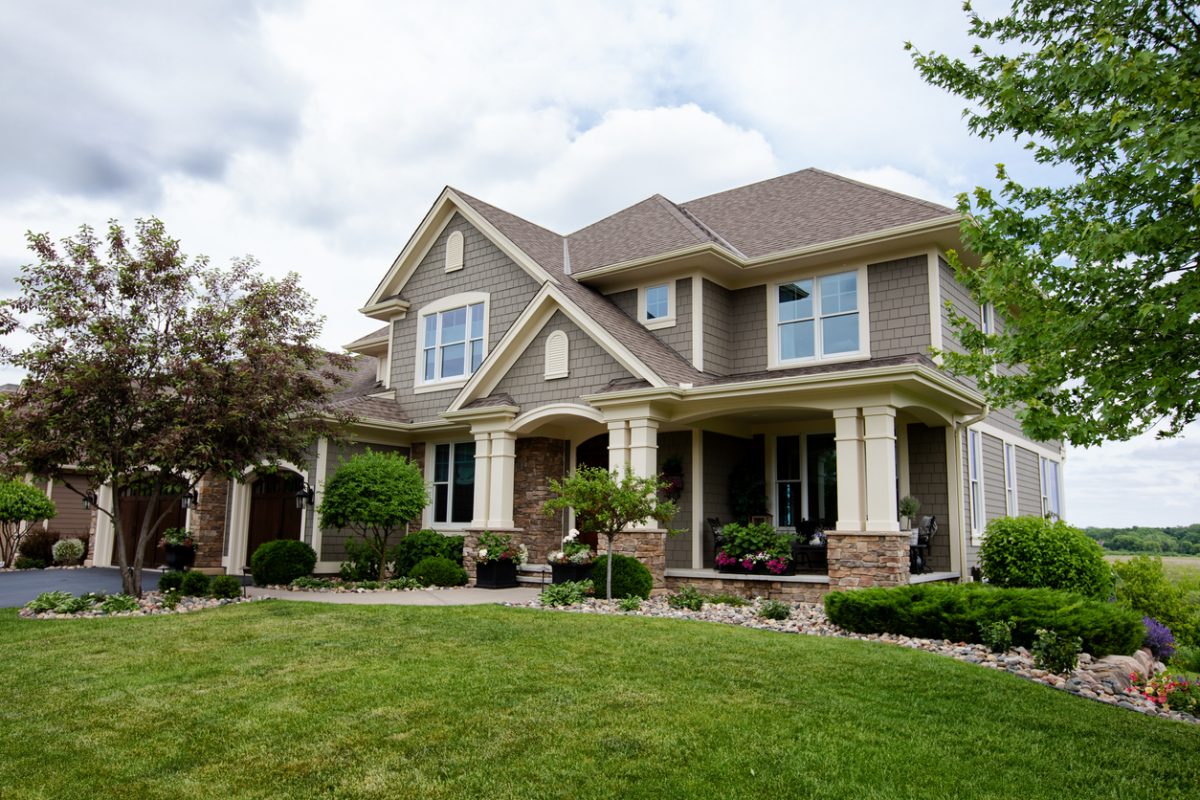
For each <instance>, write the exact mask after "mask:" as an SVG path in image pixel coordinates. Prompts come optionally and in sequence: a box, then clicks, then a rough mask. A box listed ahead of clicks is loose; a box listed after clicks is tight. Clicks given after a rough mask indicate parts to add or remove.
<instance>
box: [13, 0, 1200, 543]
mask: <svg viewBox="0 0 1200 800" xmlns="http://www.w3.org/2000/svg"><path fill="white" fill-rule="evenodd" d="M975 5H976V7H977V8H979V9H981V10H983V11H985V13H986V11H987V9H988V7H989V6H988V4H987V3H984V4H982V5H981V4H979V3H976V4H975ZM993 7H994V6H993ZM966 29H967V22H966V17H965V15H964V14H963V12H962V10H961V4H960V3H959V2H957V1H956V0H945V2H939V3H935V2H929V1H928V0H924V1H921V0H917V1H915V2H854V1H847V2H839V3H820V4H818V3H796V2H781V3H773V2H755V1H754V0H744V1H743V2H739V3H737V4H733V3H728V2H653V1H650V0H643V1H641V2H628V3H626V2H617V1H616V0H614V1H613V2H603V3H600V2H578V1H575V2H570V3H563V2H556V3H551V2H544V3H533V2H519V1H517V0H509V2H505V3H494V2H484V3H475V2H455V3H439V4H434V3H420V4H418V3H395V2H393V3H384V2H375V3H366V2H345V1H339V2H272V1H266V2H245V1H244V0H205V1H204V2H196V1H192V0H178V1H177V2H172V3H159V2H150V1H149V0H147V1H146V2H123V1H121V0H115V1H114V0H109V1H108V2H105V3H91V2H83V0H79V2H62V1H61V0H41V2H38V3H23V2H19V1H18V0H0V54H3V63H4V65H5V66H4V69H3V70H2V71H0V100H2V102H0V296H10V295H11V294H12V293H13V292H14V291H15V285H14V283H13V278H14V276H15V275H17V274H18V273H19V271H20V267H21V265H23V264H25V263H28V262H29V261H30V255H29V253H28V251H27V250H26V243H25V233H26V232H27V231H35V232H48V233H50V234H51V235H52V236H53V237H54V238H56V239H58V238H62V237H65V236H67V235H70V234H73V233H75V232H76V230H77V229H78V227H79V226H80V225H82V224H85V223H86V224H89V225H92V226H94V227H97V228H101V229H102V228H103V227H104V226H105V225H106V224H107V222H108V220H110V219H117V220H120V221H121V222H123V223H126V224H132V222H133V220H135V219H137V218H139V217H146V216H150V215H153V216H157V217H159V218H160V219H162V220H163V221H164V222H165V224H166V226H167V230H168V231H169V232H170V233H171V235H173V236H175V237H177V238H179V239H180V240H181V241H182V242H183V245H184V249H185V250H186V251H187V252H188V253H190V254H201V253H203V254H205V255H207V256H209V257H210V258H211V259H212V261H213V263H216V264H228V262H229V261H230V260H231V259H233V258H235V257H238V256H243V255H247V254H251V255H253V256H255V257H256V258H257V259H258V260H259V262H260V263H261V267H262V269H263V270H264V271H265V272H268V273H271V274H275V275H282V274H284V273H286V272H288V271H296V272H298V273H300V275H301V276H302V277H303V282H304V285H305V286H306V288H307V289H308V291H309V292H310V293H312V294H313V295H314V296H315V297H316V298H317V307H318V310H319V312H320V313H321V314H322V315H324V316H325V318H326V326H325V335H324V337H323V343H324V344H325V345H326V346H327V347H330V348H336V347H338V346H340V345H342V344H345V343H347V342H349V341H352V340H353V339H355V338H357V337H359V336H361V335H363V334H365V333H367V332H369V331H371V330H373V329H374V328H375V327H377V324H376V323H374V322H373V321H372V320H369V319H367V318H365V317H363V316H361V315H359V314H358V313H357V312H356V311H355V309H357V308H359V307H361V306H362V305H363V304H364V303H365V301H366V299H367V297H368V295H369V294H370V292H371V290H372V289H373V288H374V287H375V285H376V283H377V282H378V281H379V279H380V278H381V277H382V276H383V274H384V273H385V272H386V270H387V268H388V267H389V266H390V264H391V262H392V260H393V259H394V258H395V256H396V254H397V253H398V252H399V251H400V250H401V249H402V248H403V246H404V244H405V242H406V241H407V240H408V237H409V236H410V235H411V233H412V232H413V230H414V229H415V228H416V226H417V225H418V224H419V223H420V220H421V218H422V217H423V216H424V214H425V212H426V211H427V210H428V209H429V207H430V205H431V204H432V202H433V201H434V200H435V199H436V197H437V195H438V193H439V192H440V191H441V189H442V187H443V186H445V185H447V184H448V185H451V186H455V187H458V188H460V189H462V190H464V191H466V192H467V193H469V194H471V195H474V196H476V197H479V198H481V199H483V200H486V201H488V202H490V203H492V204H494V205H497V206H500V207H502V208H505V209H507V210H509V211H512V212H513V213H516V214H519V215H521V216H523V217H526V218H528V219H531V220H533V221H535V222H537V223H539V224H541V225H543V226H545V227H548V228H550V229H552V230H555V231H558V232H560V233H568V232H570V231H573V230H575V229H577V228H580V227H582V226H584V225H586V224H588V223H590V222H593V221H595V220H597V219H600V218H602V217H604V216H606V215H608V214H611V213H613V212H615V211H617V210H619V209H621V208H623V207H625V206H628V205H630V204H632V203H635V202H637V201H639V200H642V199H644V198H646V197H648V196H650V195H652V194H655V193H660V194H663V195H665V196H666V197H668V198H671V199H673V200H676V201H680V202H682V201H684V200H688V199H691V198H693V197H699V196H702V195H705V194H709V193H712V192H717V191H721V190H724V189H728V188H732V187H734V186H739V185H742V184H746V183H750V182H753V181H757V180H762V179H765V178H770V177H774V176H776V175H781V174H784V173H787V172H792V171H794V170H798V169H803V168H806V167H820V168H822V169H826V170H830V171H833V172H837V173H840V174H842V175H846V176H849V177H853V178H857V179H859V180H863V181H867V182H869V183H874V184H876V185H879V186H884V187H886V188H890V189H894V190H896V191H901V192H906V193H909V194H913V195H916V196H919V197H922V198H925V199H928V200H933V201H936V202H941V203H944V204H947V205H953V203H954V198H955V196H956V195H957V194H958V193H959V192H964V191H969V190H970V189H971V188H973V187H974V186H976V185H992V183H993V178H994V173H995V164H996V163H998V162H1003V163H1005V164H1007V165H1008V166H1009V169H1010V170H1011V171H1012V172H1013V173H1014V174H1015V175H1016V177H1018V178H1019V179H1023V180H1037V179H1048V180H1054V179H1056V176H1054V175H1053V174H1048V173H1047V172H1046V170H1045V169H1044V168H1042V167H1039V166H1038V165H1035V164H1033V163H1032V162H1031V160H1030V159H1029V157H1028V155H1027V153H1025V151H1023V150H1021V149H1020V148H1019V147H1017V146H1015V145H1014V144H1013V143H1012V142H1010V141H1003V140H997V141H990V142H989V141H984V140H980V139H977V138H974V137H972V136H971V135H970V134H969V133H968V132H967V130H966V127H965V125H964V124H963V121H962V117H961V112H962V109H963V105H964V104H963V102H962V101H961V100H960V99H959V98H956V97H953V96H950V95H948V94H946V93H944V92H943V91H941V90H939V89H936V88H934V87H931V86H928V85H926V84H925V83H923V82H922V81H921V80H920V78H919V77H918V76H917V74H916V71H915V70H914V69H913V68H912V65H911V60H910V56H909V54H908V53H906V52H905V51H904V47H903V45H904V42H905V41H906V40H911V41H912V42H913V43H914V44H915V45H916V46H917V47H918V48H920V49H923V50H938V51H941V52H946V53H949V54H952V55H965V54H966V53H967V51H968V50H969V47H970V42H969V40H968V38H967V35H966ZM1057 177H1061V176H1057ZM10 344H13V345H18V346H19V344H20V341H19V339H17V338H14V339H13V340H12V341H11V342H10ZM4 369H5V368H3V367H0V382H4V381H11V380H16V379H19V374H17V373H14V372H12V371H8V372H5V371H3V370H4ZM1198 432H1200V427H1197V426H1192V427H1189V428H1188V429H1187V431H1186V435H1185V436H1184V437H1183V438H1182V439H1176V440H1172V441H1167V442H1162V441H1156V440H1154V439H1153V437H1152V436H1150V435H1147V436H1145V437H1141V438H1139V439H1135V440H1133V441H1130V442H1124V443H1116V444H1109V445H1105V446H1103V447H1101V448H1094V449H1091V450H1086V451H1085V450H1071V451H1070V452H1069V454H1068V457H1067V461H1066V467H1065V485H1066V516H1067V517H1068V519H1069V520H1070V521H1072V522H1074V523H1076V524H1080V525H1096V526H1125V525H1134V524H1145V525H1179V524H1189V523H1192V522H1198V521H1200V475H1198V474H1197V471H1196V470H1195V466H1194V465H1195V464H1196V463H1197V457H1198V456H1200V448H1198V447H1197V442H1198V441H1200V436H1197V433H1198Z"/></svg>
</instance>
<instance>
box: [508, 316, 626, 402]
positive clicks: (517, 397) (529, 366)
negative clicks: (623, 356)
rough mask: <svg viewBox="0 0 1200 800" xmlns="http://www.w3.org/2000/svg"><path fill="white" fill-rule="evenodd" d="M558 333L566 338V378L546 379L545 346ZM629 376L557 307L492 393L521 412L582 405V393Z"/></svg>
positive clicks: (592, 391)
mask: <svg viewBox="0 0 1200 800" xmlns="http://www.w3.org/2000/svg"><path fill="white" fill-rule="evenodd" d="M560 332H561V333H562V334H565V335H566V339H567V353H568V358H567V377H565V378H555V379H553V380H547V379H546V377H545V376H546V345H547V343H548V341H549V340H550V338H551V336H552V335H553V334H556V333H560ZM632 377H633V376H632V375H631V374H630V373H629V371H628V370H626V369H625V368H624V367H622V366H621V365H620V364H619V363H618V362H617V360H616V359H615V358H613V357H612V356H611V355H609V353H608V351H607V350H605V349H604V348H603V347H602V346H601V345H600V344H599V343H598V342H596V340H595V339H593V338H592V337H591V336H589V335H588V334H587V333H585V332H584V331H583V330H581V329H580V328H579V326H577V325H575V323H573V322H571V320H569V319H568V318H567V316H566V315H565V314H563V312H562V311H561V310H556V311H555V312H554V313H553V314H552V315H551V316H550V319H548V320H547V321H546V324H545V325H543V326H542V329H541V330H540V331H538V333H537V335H536V336H534V337H533V339H532V340H531V341H530V342H529V344H528V346H526V348H525V350H524V352H522V353H521V355H520V356H518V357H517V359H516V361H514V362H513V365H512V366H511V367H510V368H509V369H508V371H507V372H506V373H505V374H504V377H503V378H501V379H500V381H499V382H498V383H497V384H496V386H495V388H494V389H493V390H492V391H491V394H492V395H500V394H506V395H509V396H510V397H512V399H513V401H514V403H515V404H516V405H518V406H520V408H521V410H522V412H524V411H529V410H530V409H533V408H537V407H538V406H543V405H547V404H549V403H577V404H579V405H585V404H584V402H583V401H582V400H580V399H579V398H580V397H581V396H583V395H586V394H594V393H596V392H599V391H601V390H602V389H604V387H606V386H607V385H608V384H609V382H610V381H614V380H618V379H627V378H632Z"/></svg>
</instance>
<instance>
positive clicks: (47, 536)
mask: <svg viewBox="0 0 1200 800" xmlns="http://www.w3.org/2000/svg"><path fill="white" fill-rule="evenodd" d="M57 541H58V534H57V533H55V532H54V531H47V530H35V531H31V532H30V533H29V535H28V536H26V537H25V538H24V539H22V540H21V547H20V548H19V550H18V552H19V553H20V554H21V555H23V556H25V557H26V558H31V559H33V560H34V561H40V562H42V566H43V567H44V566H46V565H47V564H53V563H54V543H55V542H57Z"/></svg>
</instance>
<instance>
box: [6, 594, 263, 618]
mask: <svg viewBox="0 0 1200 800" xmlns="http://www.w3.org/2000/svg"><path fill="white" fill-rule="evenodd" d="M48 594H57V595H62V596H65V597H64V598H63V600H64V603H63V604H60V605H59V606H58V608H59V609H62V610H55V609H50V610H35V609H34V608H30V606H32V605H34V604H35V603H36V602H37V601H32V602H31V603H28V604H26V606H25V607H23V608H22V609H21V610H20V611H19V612H18V614H19V615H20V616H21V617H24V618H25V619H80V618H86V619H94V618H100V617H148V616H152V615H156V614H187V613H190V612H192V611H202V610H204V609H206V608H219V607H221V606H228V605H233V604H235V603H246V602H250V601H252V600H265V599H268V598H254V597H232V598H225V597H222V598H217V597H188V596H184V597H179V596H175V597H173V598H171V597H165V596H164V594H163V593H162V592H146V593H145V594H143V595H142V596H141V597H140V598H133V597H129V596H128V595H108V596H105V595H97V594H85V595H81V596H80V597H73V596H72V595H71V594H70V593H69V592H47V593H44V594H43V595H41V596H39V599H41V597H45V596H46V595H48ZM168 594H173V593H168ZM66 598H71V601H70V602H69V603H68V602H67V601H66ZM115 598H125V599H124V600H122V601H120V602H115V603H113V602H110V603H108V604H107V605H106V602H105V601H108V600H111V599H115ZM71 608H76V609H78V610H68V609H71ZM118 608H119V609H120V610H117V609H118Z"/></svg>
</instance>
